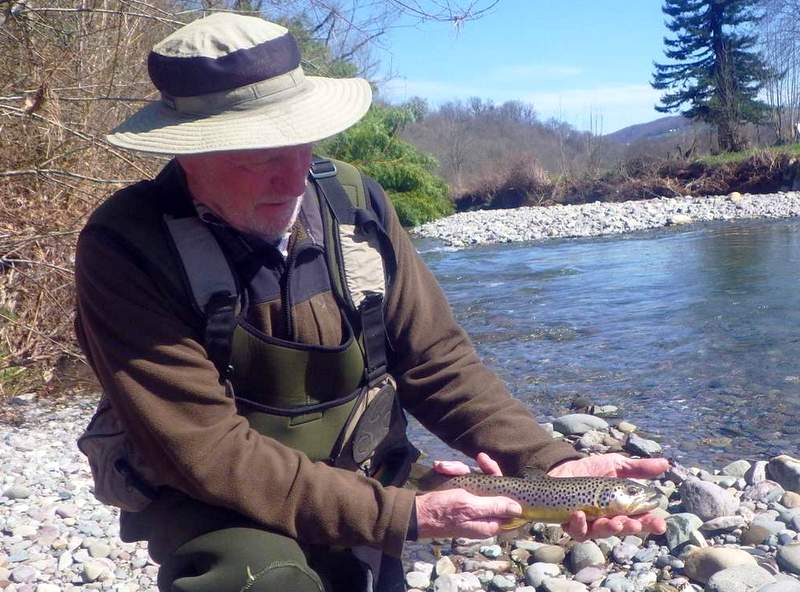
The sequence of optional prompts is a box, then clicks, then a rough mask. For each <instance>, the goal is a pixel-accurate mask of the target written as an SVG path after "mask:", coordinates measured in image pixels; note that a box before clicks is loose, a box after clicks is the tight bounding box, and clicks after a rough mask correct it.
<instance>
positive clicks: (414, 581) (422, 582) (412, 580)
mask: <svg viewBox="0 0 800 592" xmlns="http://www.w3.org/2000/svg"><path fill="white" fill-rule="evenodd" d="M406 584H408V585H409V586H410V587H411V588H419V589H421V590H424V589H425V588H427V587H428V586H430V585H431V578H430V576H429V575H428V574H425V573H422V572H421V571H410V572H408V573H407V574H406Z"/></svg>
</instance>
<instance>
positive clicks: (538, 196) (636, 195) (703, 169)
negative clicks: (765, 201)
mask: <svg viewBox="0 0 800 592" xmlns="http://www.w3.org/2000/svg"><path fill="white" fill-rule="evenodd" d="M795 183H800V144H795V145H791V146H780V147H773V148H758V149H753V150H748V151H745V152H737V153H726V154H719V155H712V156H704V157H702V158H698V159H695V160H674V159H671V160H656V159H636V160H630V161H627V162H624V163H622V164H621V165H619V166H618V167H616V168H614V169H613V170H608V171H602V172H594V173H584V174H581V175H571V176H548V175H546V174H544V173H543V172H542V171H541V170H533V171H529V170H525V169H522V168H518V169H515V170H512V171H511V172H510V173H509V174H508V175H507V176H506V177H505V178H501V179H497V180H490V181H487V182H486V183H485V184H484V185H483V186H481V187H479V188H478V189H477V190H475V191H472V192H470V193H467V194H464V195H462V196H459V197H458V198H457V199H456V208H457V209H458V210H460V211H464V210H470V209H483V208H488V209H500V208H515V207H520V206H540V205H554V204H578V203H589V202H595V201H612V202H615V201H628V200H637V199H650V198H653V197H677V196H681V195H719V194H728V193H731V192H733V191H738V192H740V193H774V192H777V191H784V190H789V189H791V188H792V187H793V186H796V185H795Z"/></svg>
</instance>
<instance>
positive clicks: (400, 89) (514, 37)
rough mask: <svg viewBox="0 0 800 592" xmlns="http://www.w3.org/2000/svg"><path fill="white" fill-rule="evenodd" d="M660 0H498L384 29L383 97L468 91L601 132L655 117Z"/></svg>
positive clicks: (457, 95)
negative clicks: (457, 21)
mask: <svg viewBox="0 0 800 592" xmlns="http://www.w3.org/2000/svg"><path fill="white" fill-rule="evenodd" d="M664 20H665V17H664V15H663V13H662V12H661V0H593V1H592V0H562V1H560V2H559V1H556V0H501V1H500V4H499V5H498V6H497V8H496V9H494V10H493V11H492V12H491V13H490V14H488V15H486V16H484V17H483V18H481V19H480V20H477V21H472V22H468V23H466V24H465V25H464V26H463V27H462V28H461V29H460V30H455V29H454V28H453V27H452V26H451V25H446V24H437V23H424V24H421V25H419V26H413V27H402V28H397V29H394V30H392V31H391V32H390V33H389V35H388V37H387V38H386V39H385V40H384V43H385V46H386V51H385V52H383V53H382V56H381V59H382V62H383V65H384V68H386V70H387V71H389V70H391V71H392V72H393V73H394V75H395V76H394V79H393V80H391V81H389V82H388V83H386V84H385V85H384V87H383V89H382V91H381V94H382V96H383V97H384V98H386V99H388V100H390V101H391V102H401V101H403V100H405V99H408V98H410V97H413V96H421V97H423V98H426V99H427V100H428V101H429V103H430V104H431V105H434V106H435V105H438V104H440V103H442V102H445V101H448V100H453V99H467V98H469V97H473V96H477V97H481V98H484V99H492V100H493V101H494V102H495V103H502V102H504V101H508V100H520V101H525V102H528V103H532V104H533V106H534V108H535V109H536V110H537V112H538V113H539V115H540V117H541V118H542V119H547V118H549V117H557V118H559V119H562V120H564V121H568V122H569V123H571V124H573V125H575V126H576V127H578V128H580V129H588V128H589V121H590V114H592V113H594V114H595V115H598V116H600V118H601V121H602V130H601V131H602V133H610V132H613V131H615V130H617V129H620V128H623V127H626V126H628V125H632V124H635V123H643V122H646V121H650V120H652V119H656V118H658V117H663V116H664V115H663V114H660V113H658V112H657V111H655V109H654V108H653V106H654V105H655V104H656V103H657V102H658V97H659V93H658V92H657V91H655V90H653V89H652V88H651V87H650V84H649V82H650V80H651V78H652V73H653V62H654V61H664V53H663V38H664V36H665V35H667V34H668V33H669V32H668V31H667V29H666V27H665V26H664Z"/></svg>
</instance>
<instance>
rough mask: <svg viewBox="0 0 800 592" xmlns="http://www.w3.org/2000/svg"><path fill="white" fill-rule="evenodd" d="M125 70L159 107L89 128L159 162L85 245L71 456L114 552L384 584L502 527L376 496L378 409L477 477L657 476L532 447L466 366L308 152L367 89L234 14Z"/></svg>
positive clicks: (408, 499)
mask: <svg viewBox="0 0 800 592" xmlns="http://www.w3.org/2000/svg"><path fill="white" fill-rule="evenodd" d="M148 67H149V72H150V76H151V79H152V80H153V82H154V84H155V86H156V87H157V88H158V89H159V90H160V91H161V101H159V102H157V103H154V104H152V105H149V106H147V107H145V108H144V109H142V110H141V111H140V112H139V113H137V114H135V115H134V116H132V117H131V118H130V119H129V120H128V121H126V122H125V123H123V124H122V125H121V126H120V127H119V128H118V129H117V130H115V132H114V133H113V134H111V135H110V136H109V140H110V141H111V142H112V143H114V144H116V145H118V146H121V147H123V148H128V149H132V150H140V151H145V152H154V153H167V154H174V155H176V158H175V160H173V161H172V162H170V164H169V165H167V167H165V169H164V170H163V171H162V172H161V173H160V175H159V176H158V178H157V179H155V180H154V181H149V182H143V183H140V184H137V185H135V186H132V187H130V188H127V189H125V190H123V191H121V192H119V193H118V194H116V195H115V196H113V197H112V198H111V199H110V200H108V201H107V202H106V203H105V204H104V205H102V206H101V207H100V208H98V210H97V211H96V212H95V214H93V216H92V218H91V219H90V221H89V223H88V224H87V227H86V228H85V229H84V231H83V232H82V234H81V237H80V240H79V244H78V251H77V256H76V286H77V302H78V314H77V321H76V328H77V334H78V337H79V340H80V343H81V345H82V347H83V349H84V351H85V352H86V355H87V357H88V359H89V361H90V363H91V365H92V367H93V368H94V370H95V372H96V373H97V375H98V378H99V380H100V382H101V384H102V385H103V388H104V390H105V396H104V398H103V400H102V401H101V404H100V406H99V408H98V413H97V414H96V416H95V419H94V420H93V422H92V424H91V425H90V427H89V429H88V430H87V434H86V436H84V438H83V439H82V442H81V447H82V449H83V450H84V451H87V454H89V457H90V462H91V463H92V469H93V472H94V473H95V481H96V494H97V495H98V497H100V498H101V499H104V500H105V501H109V503H114V504H116V505H119V506H120V507H122V508H123V510H125V511H123V513H122V515H121V537H122V538H123V539H124V540H146V541H148V544H149V550H150V553H151V555H152V556H153V557H154V559H155V560H156V561H158V562H159V563H161V564H162V567H161V571H160V573H159V588H160V589H161V590H181V591H192V592H195V591H198V592H199V591H206V590H208V591H211V590H214V591H217V592H225V591H226V590H245V589H246V590H252V591H258V590H273V589H287V590H316V591H321V590H338V589H346V590H357V589H360V588H361V589H364V588H368V587H370V586H371V585H372V579H373V578H375V577H378V578H379V579H378V582H377V587H378V588H379V589H386V590H388V589H392V588H393V587H394V588H397V587H400V588H401V589H402V573H398V571H397V567H398V565H399V564H398V562H397V557H399V555H400V553H401V550H402V547H403V543H404V541H405V540H407V539H413V538H427V537H434V536H437V537H438V536H471V537H484V536H489V535H493V534H495V533H497V532H498V529H499V525H500V524H501V523H502V522H503V521H505V520H507V519H508V518H510V517H514V516H516V515H519V513H520V511H521V509H520V507H519V505H518V504H517V503H516V502H514V501H513V500H509V499H507V498H502V497H498V498H481V497H476V496H472V495H470V494H468V493H466V492H465V491H463V490H452V491H439V492H431V493H425V494H421V495H415V493H414V492H412V491H410V490H406V489H403V488H401V487H397V486H392V485H387V483H392V482H395V483H397V482H398V481H399V480H400V479H401V478H402V473H403V470H404V469H405V468H406V467H407V464H408V460H409V459H410V458H413V456H410V455H409V454H407V453H406V451H407V450H408V447H407V446H406V445H405V441H404V439H403V434H402V432H404V427H405V424H404V420H403V414H402V412H399V411H398V410H399V407H398V404H402V407H403V408H404V409H405V410H406V411H408V412H410V413H412V414H413V415H415V416H416V417H417V418H419V419H420V421H421V422H422V423H423V424H424V425H425V426H426V427H428V428H429V429H431V430H432V431H433V432H434V433H436V434H437V435H438V436H440V437H441V438H442V439H444V440H445V441H446V442H448V443H449V444H450V445H452V446H454V447H455V448H458V449H459V450H461V451H462V452H464V453H466V454H468V455H470V456H473V457H475V458H477V461H478V463H479V465H480V467H481V468H482V469H483V470H484V471H486V472H491V473H495V474H500V472H501V470H503V471H506V472H508V473H516V472H519V471H520V470H521V469H523V468H524V467H525V466H528V465H530V466H535V467H539V468H541V469H545V470H549V471H550V473H551V474H553V475H562V476H566V475H581V474H604V475H619V476H623V475H629V476H642V477H647V476H654V475H656V474H658V473H660V472H662V471H663V470H664V469H665V468H666V463H665V462H664V461H662V460H654V461H632V460H629V459H625V458H623V457H621V456H619V455H606V456H602V457H594V458H590V459H585V458H581V455H579V454H577V453H575V451H574V450H573V449H572V448H571V447H569V446H568V445H566V444H563V443H559V442H556V441H554V440H552V439H551V438H549V436H548V435H547V434H546V433H545V432H544V431H543V430H541V429H540V428H539V427H538V425H537V423H536V422H535V420H534V419H533V417H532V416H531V414H530V413H529V412H528V411H527V410H526V409H525V407H524V406H523V405H522V404H520V403H519V402H518V401H515V400H514V399H513V398H511V397H510V396H509V395H508V393H507V392H506V390H505V388H504V387H503V385H502V384H501V383H500V381H499V380H498V379H497V378H496V377H495V376H494V375H493V374H492V373H491V372H489V371H488V370H487V369H486V368H485V367H484V366H483V365H482V364H481V363H480V361H479V360H478V357H477V355H476V353H475V351H474V349H473V348H472V346H471V344H470V342H469V339H468V338H467V336H466V335H465V334H464V332H463V331H462V330H461V329H460V328H459V327H458V326H457V324H456V323H455V321H454V320H453V318H452V315H451V312H450V310H449V307H448V305H447V303H446V301H445V299H444V296H443V294H442V293H441V290H440V289H439V288H438V286H437V285H436V282H435V280H434V278H433V277H432V275H431V274H430V272H429V271H428V270H427V268H426V267H425V266H424V264H423V263H422V262H421V260H420V259H419V258H418V256H417V254H416V252H415V250H414V248H413V246H412V245H411V243H410V241H409V239H408V237H407V235H406V234H405V232H404V231H403V229H402V228H401V227H400V224H399V222H398V220H397V217H396V215H395V214H394V212H393V210H392V209H391V206H390V204H389V202H388V200H387V199H386V197H385V196H384V194H383V192H382V190H381V188H380V187H379V186H378V185H377V184H376V183H375V182H374V181H372V180H370V179H364V180H363V183H362V182H361V180H360V179H359V180H358V181H357V182H354V181H352V175H353V171H352V170H351V169H350V168H349V167H348V166H347V165H345V164H344V163H338V165H337V166H336V167H334V166H333V165H331V163H330V162H329V161H320V162H312V159H313V157H312V147H313V143H314V142H316V141H318V140H321V139H323V138H325V137H329V136H331V135H333V134H336V133H338V132H340V131H342V130H344V129H346V128H347V127H349V126H350V125H352V124H353V123H355V122H356V121H358V119H360V118H361V117H362V116H363V115H364V113H365V112H366V110H367V109H368V107H369V104H370V100H371V93H370V88H369V85H368V84H367V83H366V82H365V81H364V80H360V79H347V80H334V79H326V78H316V77H315V78H312V77H306V76H305V75H304V74H303V71H302V68H301V67H300V55H299V52H298V49H297V46H296V43H295V41H294V39H293V38H292V36H291V35H290V34H289V33H288V31H287V30H286V29H284V28H282V27H279V26H277V25H274V24H272V23H268V22H266V21H263V20H261V19H258V18H254V17H244V16H237V15H232V14H215V15H213V16H210V17H207V18H205V19H201V20H198V21H195V22H194V23H191V24H190V25H187V26H185V27H183V28H181V29H179V30H178V31H176V32H175V33H173V34H171V35H170V36H169V37H167V38H166V39H165V40H164V41H162V42H161V43H159V44H157V45H156V46H155V47H154V48H153V51H152V52H151V54H150V56H149V58H148ZM326 167H327V168H326ZM337 167H338V168H337ZM309 171H310V174H309ZM348 171H349V172H348ZM348 175H349V176H350V179H351V180H350V181H348V182H347V184H348V187H349V189H350V190H351V191H350V193H347V192H346V191H343V190H342V188H343V187H344V186H345V184H346V183H345V181H346V177H348ZM359 196H360V197H359ZM359 200H361V201H359ZM351 202H352V203H351ZM353 203H361V204H362V205H361V206H360V207H355V206H354V205H353ZM376 254H377V255H376ZM376 270H377V272H376ZM229 276H230V277H229ZM387 278H388V280H387ZM395 384H396V395H395V388H394V387H395ZM376 410H377V411H376ZM375 426H377V428H376V427H375ZM362 448H363V450H362ZM112 449H113V452H112ZM487 453H488V454H487ZM436 466H437V469H438V470H439V471H441V472H445V473H450V474H457V473H461V472H464V471H465V470H468V469H466V467H465V466H464V465H462V464H461V463H447V462H443V463H437V465H436ZM398 475H400V478H398V477H397V476H398ZM393 476H394V479H393ZM567 528H568V530H569V532H571V533H572V534H573V535H574V536H576V537H579V538H583V537H586V536H603V535H606V534H610V533H612V532H639V531H641V530H643V529H644V530H650V531H656V532H659V531H663V530H664V524H663V521H661V520H660V519H658V518H655V517H653V516H644V517H639V518H636V519H634V518H629V517H624V516H621V517H616V518H613V519H609V520H598V521H596V522H595V523H593V524H592V525H587V522H586V518H585V516H583V514H582V513H577V514H576V515H574V516H573V517H572V519H571V521H570V523H569V524H568V525H567ZM376 550H377V551H379V552H382V553H383V557H381V556H380V553H378V554H376V553H375V551H376ZM364 565H369V566H370V568H369V569H366V568H363V569H362V567H363V566H364Z"/></svg>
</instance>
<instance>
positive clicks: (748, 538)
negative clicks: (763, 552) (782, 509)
mask: <svg viewBox="0 0 800 592" xmlns="http://www.w3.org/2000/svg"><path fill="white" fill-rule="evenodd" d="M784 528H786V525H785V524H784V523H783V522H780V521H778V520H769V519H768V518H765V517H762V516H757V517H756V519H755V520H753V522H751V523H750V527H749V528H748V529H747V530H745V531H744V532H743V533H742V544H744V545H760V544H761V543H763V542H764V541H765V540H766V539H767V538H769V537H770V536H772V535H774V534H778V533H779V532H781V531H782V530H783V529H784Z"/></svg>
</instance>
